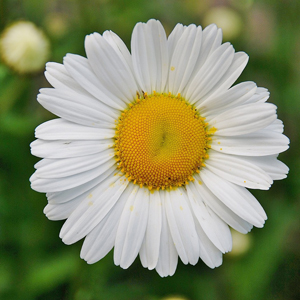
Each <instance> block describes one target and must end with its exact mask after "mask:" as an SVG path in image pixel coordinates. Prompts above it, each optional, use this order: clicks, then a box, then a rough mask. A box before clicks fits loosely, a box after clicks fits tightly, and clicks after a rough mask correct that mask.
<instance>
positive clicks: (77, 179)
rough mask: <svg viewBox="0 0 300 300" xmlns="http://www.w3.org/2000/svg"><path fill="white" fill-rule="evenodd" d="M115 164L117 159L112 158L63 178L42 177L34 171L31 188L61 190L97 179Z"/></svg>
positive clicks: (40, 190)
mask: <svg viewBox="0 0 300 300" xmlns="http://www.w3.org/2000/svg"><path fill="white" fill-rule="evenodd" d="M113 165H115V161H114V160H113V159H111V160H109V161H107V162H106V163H104V164H103V165H101V166H99V167H96V168H94V169H91V170H89V171H86V172H83V173H79V174H75V175H73V176H67V177H63V178H40V177H38V176H37V175H36V173H34V174H33V175H32V176H31V177H30V181H31V188H32V189H34V190H36V191H38V192H41V193H48V192H61V191H64V190H68V189H71V188H74V187H76V186H78V185H79V184H84V183H86V182H88V181H90V180H93V179H95V178H96V177H98V176H99V175H101V174H103V173H104V172H106V171H107V170H108V169H110V168H111V167H112V166H113Z"/></svg>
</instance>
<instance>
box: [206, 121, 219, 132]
mask: <svg viewBox="0 0 300 300" xmlns="http://www.w3.org/2000/svg"><path fill="white" fill-rule="evenodd" d="M206 124H208V123H206ZM216 131H217V128H216V127H212V128H210V129H209V130H208V131H207V133H208V134H214V133H216Z"/></svg>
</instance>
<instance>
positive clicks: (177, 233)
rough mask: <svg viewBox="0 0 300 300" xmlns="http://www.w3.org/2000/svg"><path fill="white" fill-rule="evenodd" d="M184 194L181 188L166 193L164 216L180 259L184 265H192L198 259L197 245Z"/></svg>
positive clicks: (191, 217) (193, 225) (191, 218)
mask: <svg viewBox="0 0 300 300" xmlns="http://www.w3.org/2000/svg"><path fill="white" fill-rule="evenodd" d="M185 193H186V192H185V191H184V190H183V189H181V188H178V189H176V190H174V191H171V192H168V193H166V197H165V204H166V214H167V219H168V224H169V227H170V232H171V235H172V239H173V241H174V244H175V247H176V250H177V252H178V255H179V257H180V259H181V260H182V262H183V263H184V264H187V263H190V264H193V265H194V264H196V263H197V261H198V258H199V244H198V240H197V234H196V231H195V224H194V221H193V216H192V214H191V211H190V208H189V206H188V203H187V200H186V196H185Z"/></svg>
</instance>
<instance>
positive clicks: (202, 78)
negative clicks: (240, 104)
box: [184, 43, 234, 104]
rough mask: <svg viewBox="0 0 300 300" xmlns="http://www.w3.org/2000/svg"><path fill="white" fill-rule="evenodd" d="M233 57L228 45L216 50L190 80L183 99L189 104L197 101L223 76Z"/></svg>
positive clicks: (231, 49)
mask: <svg viewBox="0 0 300 300" xmlns="http://www.w3.org/2000/svg"><path fill="white" fill-rule="evenodd" d="M233 57H234V49H233V47H232V46H231V45H230V44H229V43H225V44H223V45H222V46H220V47H219V48H217V49H216V50H215V51H214V52H213V53H212V54H211V55H210V56H209V57H208V58H207V60H206V61H205V63H204V64H203V66H202V67H201V68H200V70H199V71H198V73H197V74H196V75H195V77H194V79H193V80H191V83H190V84H189V86H188V87H187V90H186V92H185V93H184V97H185V98H186V99H189V102H190V103H191V104H194V103H195V102H197V101H199V100H200V99H201V98H202V97H203V96H204V95H205V94H207V93H208V92H209V91H210V90H211V89H212V88H213V87H214V86H215V84H216V83H217V82H218V81H219V80H220V78H221V77H222V76H223V75H224V73H225V72H226V71H227V69H228V68H229V67H230V65H231V63H232V60H233Z"/></svg>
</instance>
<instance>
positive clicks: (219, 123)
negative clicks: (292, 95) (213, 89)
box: [208, 103, 277, 136]
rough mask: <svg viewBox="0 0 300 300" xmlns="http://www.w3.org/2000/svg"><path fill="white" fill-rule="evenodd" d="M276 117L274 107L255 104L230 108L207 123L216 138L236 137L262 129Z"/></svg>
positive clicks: (265, 104)
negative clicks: (213, 129)
mask: <svg viewBox="0 0 300 300" xmlns="http://www.w3.org/2000/svg"><path fill="white" fill-rule="evenodd" d="M276 117H277V115H276V106H275V105H273V104H270V103H262V104H256V103H255V104H245V105H242V106H238V107H235V108H232V109H230V110H228V111H225V112H224V113H222V114H220V115H218V116H217V117H215V118H213V119H212V120H208V122H209V127H210V128H213V127H215V128H216V129H217V131H216V133H215V134H216V135H218V136H237V135H242V134H248V133H252V132H255V131H258V130H260V129H263V128H264V127H266V126H268V125H269V124H271V123H272V122H273V121H274V120H275V119H276Z"/></svg>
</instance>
